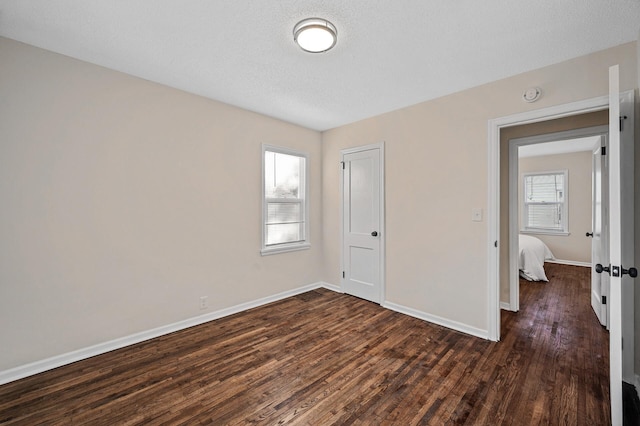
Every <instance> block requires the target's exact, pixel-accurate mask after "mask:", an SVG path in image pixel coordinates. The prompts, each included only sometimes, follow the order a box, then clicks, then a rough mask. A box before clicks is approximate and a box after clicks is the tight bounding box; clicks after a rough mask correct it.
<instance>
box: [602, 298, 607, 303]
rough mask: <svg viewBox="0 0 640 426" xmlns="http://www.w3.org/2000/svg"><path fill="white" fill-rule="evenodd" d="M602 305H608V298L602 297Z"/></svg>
mask: <svg viewBox="0 0 640 426" xmlns="http://www.w3.org/2000/svg"><path fill="white" fill-rule="evenodd" d="M602 304H603V305H606V304H607V296H602Z"/></svg>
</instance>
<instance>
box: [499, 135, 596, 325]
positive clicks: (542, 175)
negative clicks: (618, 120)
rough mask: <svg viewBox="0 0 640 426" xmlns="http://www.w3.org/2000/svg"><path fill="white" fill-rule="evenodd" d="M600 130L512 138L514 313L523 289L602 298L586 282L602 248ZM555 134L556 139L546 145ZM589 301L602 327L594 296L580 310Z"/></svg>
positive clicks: (586, 304) (585, 300)
mask: <svg viewBox="0 0 640 426" xmlns="http://www.w3.org/2000/svg"><path fill="white" fill-rule="evenodd" d="M600 131H601V129H600V128H599V127H597V126H596V127H590V128H588V129H587V130H584V129H582V130H579V131H578V132H577V134H587V136H583V137H570V136H571V135H573V134H575V133H576V131H573V130H570V131H565V132H560V133H555V134H547V135H543V136H535V137H529V138H521V139H515V146H514V148H515V149H517V165H518V167H517V179H516V180H517V184H516V185H513V184H512V186H515V188H513V187H512V189H515V190H517V226H518V233H517V238H518V239H517V270H518V275H517V280H518V281H519V283H518V284H519V285H518V288H519V290H518V291H519V294H518V295H519V296H520V297H519V298H518V300H517V302H518V303H517V306H518V307H519V308H522V303H521V301H524V300H523V299H524V298H523V297H522V294H523V291H525V287H530V286H540V285H546V286H549V285H554V286H555V285H560V284H559V282H558V281H562V282H563V283H562V285H565V286H567V285H570V286H576V287H578V288H579V289H582V290H583V291H584V292H585V293H586V294H587V295H588V294H589V293H598V296H599V297H598V300H597V302H600V301H601V299H602V298H601V295H602V294H603V293H604V292H603V291H601V290H600V288H597V289H594V288H593V286H594V283H592V278H591V264H592V259H595V257H594V256H596V257H597V256H598V253H599V252H600V249H601V248H602V244H605V243H606V241H603V239H602V235H601V234H602V225H601V223H602V214H601V212H600V210H599V209H600V208H601V204H602V196H603V193H602V189H601V188H602V185H601V179H602V175H603V174H602V164H603V163H602V162H603V157H602V155H601V154H602V146H604V145H605V144H606V138H605V137H604V136H602V135H601V134H597V133H598V132H600ZM554 135H555V136H557V137H558V138H559V140H551V141H548V140H549V139H550V138H553V137H554ZM519 144H521V145H519ZM512 177H513V175H512ZM513 183H516V182H513ZM512 194H513V193H512ZM605 195H606V194H605ZM513 199H514V200H515V199H516V197H513ZM512 203H513V201H512ZM514 207H516V206H512V207H511V208H512V209H514ZM596 222H597V223H596ZM594 233H595V237H594ZM512 256H513V254H512ZM594 278H597V279H598V280H600V279H601V278H600V277H599V276H598V277H594ZM511 279H512V280H513V279H514V277H513V275H512V276H511ZM597 284H598V286H600V284H601V283H600V282H599V281H598V283H597ZM589 299H592V303H591V305H592V306H593V309H594V311H595V313H596V315H595V317H598V319H599V320H600V322H601V324H603V325H606V313H605V315H604V317H603V316H602V315H601V314H600V311H601V310H602V307H601V306H600V303H597V304H596V303H594V301H593V299H595V296H594V295H593V294H592V295H591V296H590V297H589V296H585V297H584V298H582V299H580V300H582V302H581V303H582V305H585V306H587V307H588V305H589ZM601 317H602V318H601Z"/></svg>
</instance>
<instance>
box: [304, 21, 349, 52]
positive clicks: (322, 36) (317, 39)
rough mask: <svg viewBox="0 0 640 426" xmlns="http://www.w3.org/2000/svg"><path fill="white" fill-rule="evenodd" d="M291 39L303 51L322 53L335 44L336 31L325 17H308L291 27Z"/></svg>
mask: <svg viewBox="0 0 640 426" xmlns="http://www.w3.org/2000/svg"><path fill="white" fill-rule="evenodd" d="M293 40H294V41H295V42H296V43H298V46H300V47H301V48H302V50H304V51H305V52H310V53H322V52H326V51H327V50H329V49H331V48H332V47H333V46H335V45H336V42H337V41H338V31H337V30H336V27H335V25H333V24H332V23H331V22H329V21H327V20H326V19H321V18H308V19H303V20H302V21H300V22H298V23H297V24H296V26H295V27H293Z"/></svg>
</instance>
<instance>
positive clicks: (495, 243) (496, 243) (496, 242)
mask: <svg viewBox="0 0 640 426" xmlns="http://www.w3.org/2000/svg"><path fill="white" fill-rule="evenodd" d="M493 246H494V247H496V248H498V240H496V241H495V242H494V243H493Z"/></svg>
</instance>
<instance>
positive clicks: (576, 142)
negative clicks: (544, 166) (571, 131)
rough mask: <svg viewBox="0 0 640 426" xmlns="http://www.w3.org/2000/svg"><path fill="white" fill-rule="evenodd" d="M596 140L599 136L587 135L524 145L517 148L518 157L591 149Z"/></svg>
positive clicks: (594, 145) (598, 140)
mask: <svg viewBox="0 0 640 426" xmlns="http://www.w3.org/2000/svg"><path fill="white" fill-rule="evenodd" d="M598 142H600V136H589V137H585V138H576V139H567V140H562V141H553V142H543V143H536V144H531V145H524V146H521V147H519V148H518V157H519V158H524V157H538V156H541V155H556V154H569V153H572V152H581V151H593V150H594V148H595V147H596V144H597V143H598Z"/></svg>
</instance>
